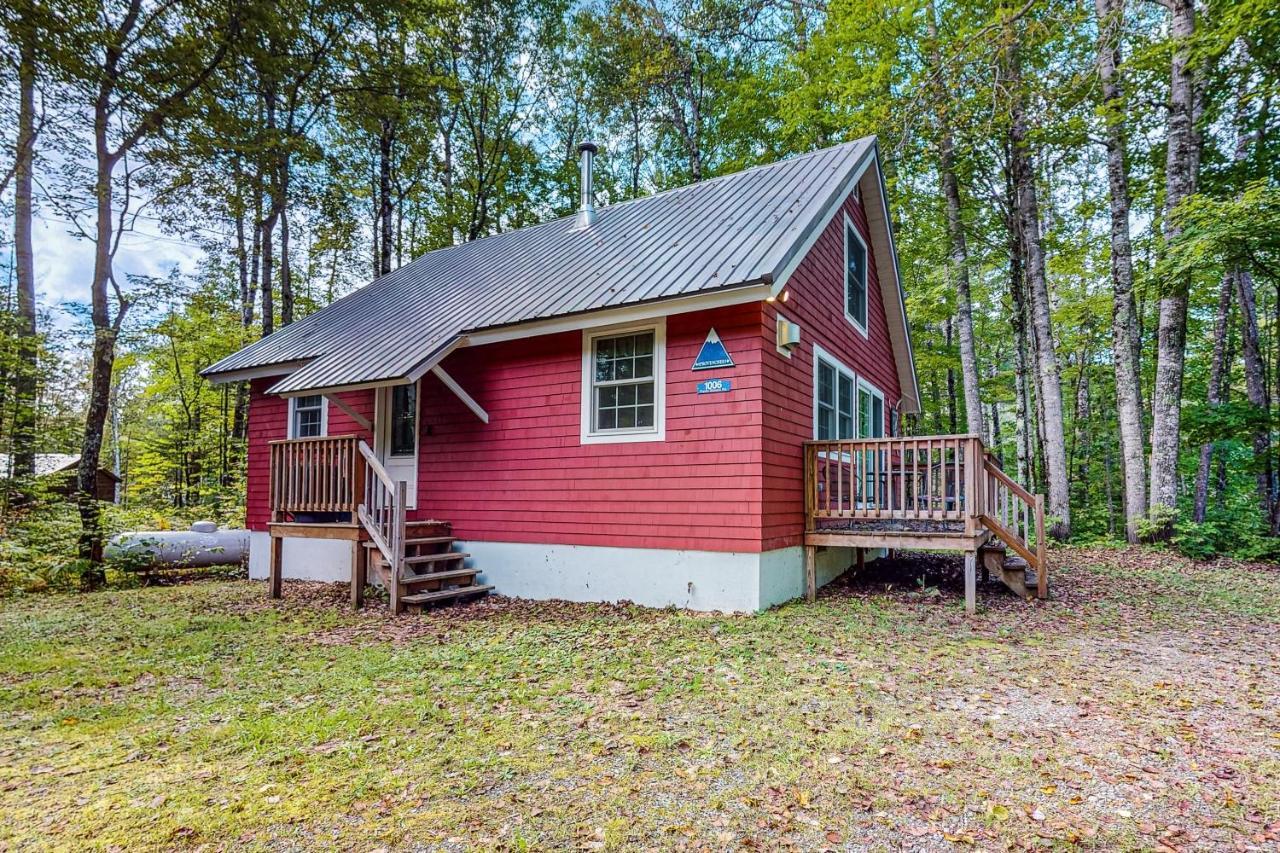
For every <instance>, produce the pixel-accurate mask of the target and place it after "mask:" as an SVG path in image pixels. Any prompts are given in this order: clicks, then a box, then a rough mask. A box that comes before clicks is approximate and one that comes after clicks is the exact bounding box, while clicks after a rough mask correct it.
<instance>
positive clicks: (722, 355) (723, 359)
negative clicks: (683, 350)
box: [693, 329, 733, 370]
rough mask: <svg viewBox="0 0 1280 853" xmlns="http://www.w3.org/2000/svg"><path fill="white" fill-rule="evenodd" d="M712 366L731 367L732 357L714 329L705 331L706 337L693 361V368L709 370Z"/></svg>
mask: <svg viewBox="0 0 1280 853" xmlns="http://www.w3.org/2000/svg"><path fill="white" fill-rule="evenodd" d="M713 367H733V359H731V358H729V351H728V350H726V349H725V348H724V344H722V343H721V342H720V336H719V335H717V334H716V330H715V329H712V330H711V331H709V332H707V339H706V341H705V342H703V344H702V349H700V350H699V351H698V357H697V358H696V359H694V361H693V369H694V370H710V369H711V368H713Z"/></svg>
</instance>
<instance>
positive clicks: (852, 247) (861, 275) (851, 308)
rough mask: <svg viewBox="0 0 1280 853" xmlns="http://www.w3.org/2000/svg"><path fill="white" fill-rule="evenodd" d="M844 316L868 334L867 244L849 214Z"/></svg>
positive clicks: (845, 225)
mask: <svg viewBox="0 0 1280 853" xmlns="http://www.w3.org/2000/svg"><path fill="white" fill-rule="evenodd" d="M844 315H845V317H847V318H848V319H849V322H851V323H853V325H854V326H855V327H857V329H858V331H860V332H862V334H864V335H865V334H866V333H867V244H866V243H865V242H863V239H862V235H861V234H859V233H858V229H857V228H855V227H854V225H853V220H851V219H850V218H849V216H848V214H846V215H845V217H844Z"/></svg>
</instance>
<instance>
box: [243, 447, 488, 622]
mask: <svg viewBox="0 0 1280 853" xmlns="http://www.w3.org/2000/svg"><path fill="white" fill-rule="evenodd" d="M270 494H271V522H270V524H269V525H268V529H269V530H270V531H271V564H270V572H269V590H270V595H271V597H272V598H279V597H280V594H281V577H282V575H283V565H282V563H283V551H284V540H285V539H286V538H294V537H298V538H308V539H340V540H345V541H349V542H350V543H351V604H352V606H353V607H357V608H358V607H361V606H363V604H364V589H365V584H366V581H367V580H368V577H369V572H370V568H371V567H372V569H373V571H374V572H375V573H376V575H377V576H378V578H379V579H380V580H381V581H382V583H383V587H384V588H385V589H386V590H387V596H388V598H389V599H390V606H391V612H392V613H399V612H401V611H402V610H404V609H411V610H420V609H421V608H422V607H423V606H424V605H428V604H437V603H449V602H452V601H459V600H462V599H465V598H470V597H472V596H475V595H484V594H486V593H488V592H489V591H490V590H491V589H493V587H491V586H485V585H481V584H479V583H478V582H477V581H476V575H477V574H478V573H479V570H478V569H474V568H471V569H466V568H463V562H464V561H465V560H466V559H467V557H469V556H470V555H469V554H462V553H458V552H455V551H453V541H454V540H453V537H452V533H451V529H450V527H449V525H448V524H447V523H446V522H441V521H434V520H420V521H410V520H408V519H407V518H406V510H407V507H408V487H407V484H406V483H405V482H404V481H403V480H399V481H397V480H395V479H393V478H392V476H391V475H390V474H389V473H388V472H387V469H386V468H385V467H383V465H382V463H381V462H380V461H379V460H378V457H377V455H376V454H375V453H374V452H373V450H372V448H370V447H369V445H368V444H367V443H366V442H365V441H364V440H363V439H361V438H360V437H359V436H355V435H336V436H322V437H317V438H297V439H288V440H285V441H273V442H271V483H270Z"/></svg>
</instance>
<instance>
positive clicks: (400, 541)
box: [389, 480, 409, 614]
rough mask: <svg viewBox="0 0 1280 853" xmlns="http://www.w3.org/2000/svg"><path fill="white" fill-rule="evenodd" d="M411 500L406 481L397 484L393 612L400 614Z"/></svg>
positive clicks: (392, 532) (391, 584) (393, 551)
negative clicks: (406, 521) (406, 522)
mask: <svg viewBox="0 0 1280 853" xmlns="http://www.w3.org/2000/svg"><path fill="white" fill-rule="evenodd" d="M408 500H409V487H408V485H407V484H406V483H405V481H404V480H400V481H398V482H397V483H396V505H395V506H394V507H393V508H392V513H393V515H392V519H393V520H392V522H391V523H392V525H393V526H392V529H391V542H390V545H391V583H390V584H389V586H390V590H389V592H390V595H391V612H392V614H396V613H399V612H400V580H401V578H403V577H404V511H405V504H406V503H407V502H408Z"/></svg>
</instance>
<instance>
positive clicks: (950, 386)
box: [943, 317, 960, 435]
mask: <svg viewBox="0 0 1280 853" xmlns="http://www.w3.org/2000/svg"><path fill="white" fill-rule="evenodd" d="M943 329H944V334H945V336H946V340H947V352H948V353H949V352H951V347H953V346H955V324H954V323H953V322H952V318H951V317H948V318H947V321H946V323H945V324H944V325H943ZM947 423H948V424H949V425H950V431H951V434H952V435H955V434H956V433H957V432H958V431H959V429H960V424H959V422H958V421H957V418H956V371H955V368H954V367H948V368H947Z"/></svg>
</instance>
